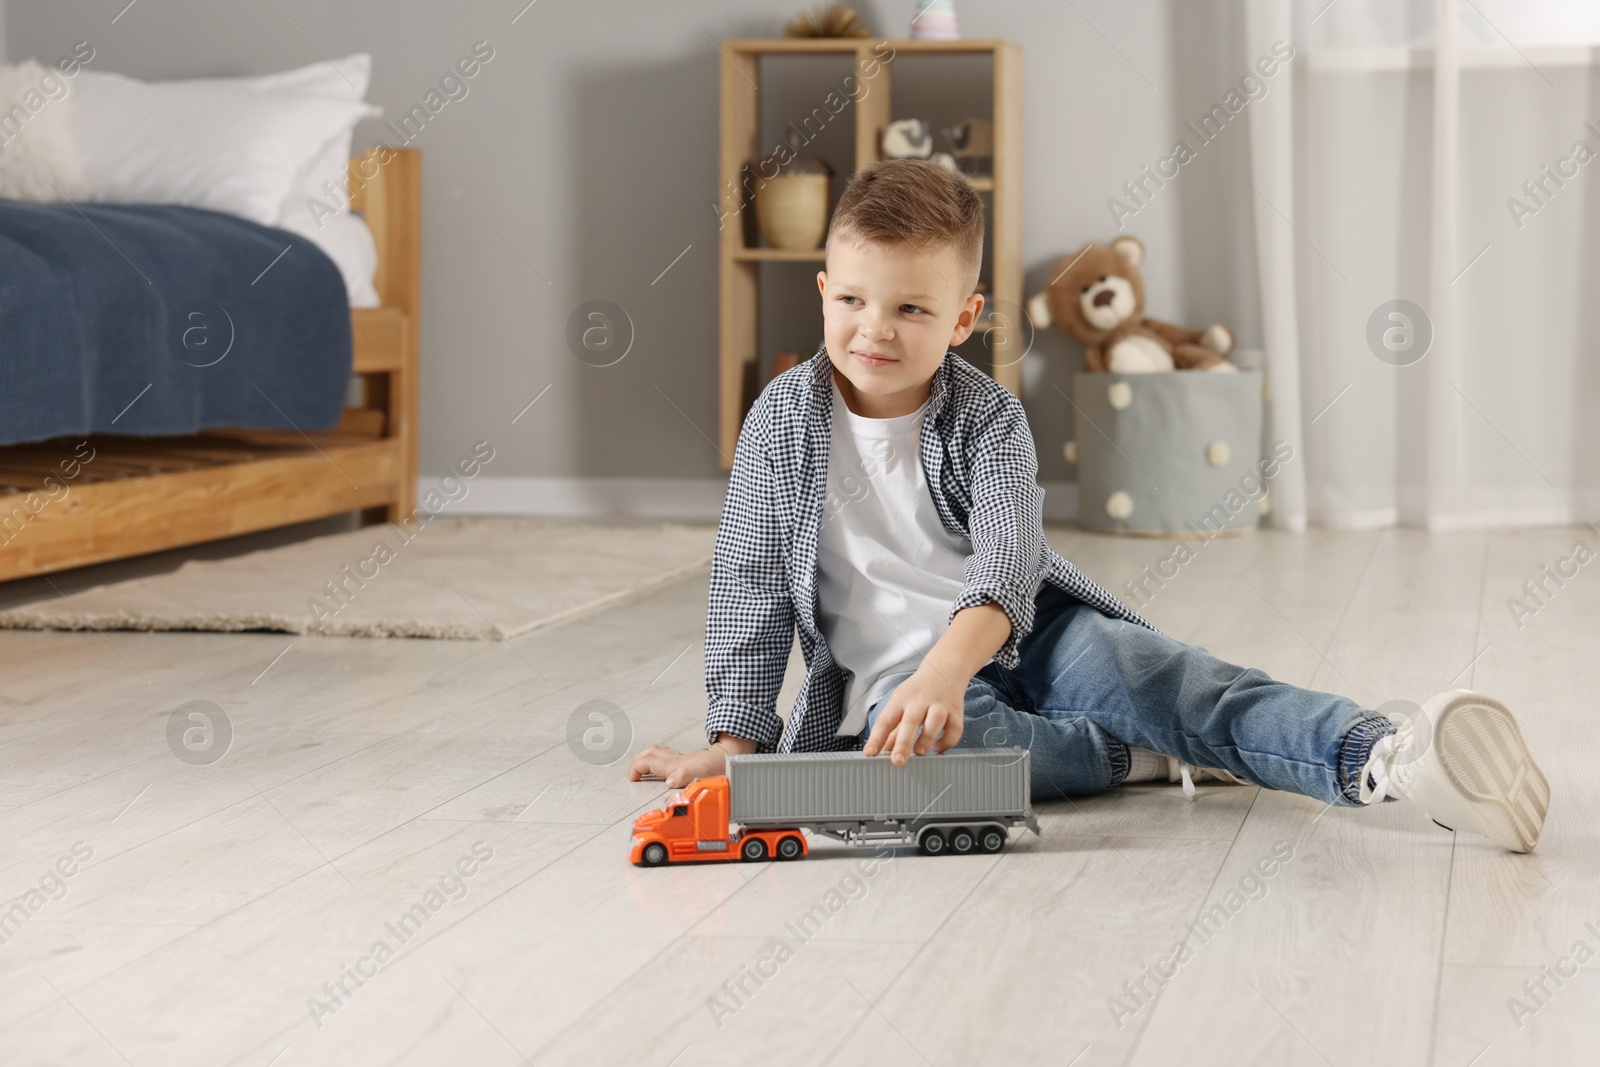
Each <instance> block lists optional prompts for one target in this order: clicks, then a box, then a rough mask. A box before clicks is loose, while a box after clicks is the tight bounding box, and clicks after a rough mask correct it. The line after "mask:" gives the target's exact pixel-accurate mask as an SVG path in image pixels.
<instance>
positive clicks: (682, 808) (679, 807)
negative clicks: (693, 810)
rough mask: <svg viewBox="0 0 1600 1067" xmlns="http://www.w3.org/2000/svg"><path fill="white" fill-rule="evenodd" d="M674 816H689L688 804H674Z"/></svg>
mask: <svg viewBox="0 0 1600 1067" xmlns="http://www.w3.org/2000/svg"><path fill="white" fill-rule="evenodd" d="M672 814H674V815H687V814H689V805H687V804H674V805H673V806H672Z"/></svg>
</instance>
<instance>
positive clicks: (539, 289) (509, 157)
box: [4, 0, 1259, 481]
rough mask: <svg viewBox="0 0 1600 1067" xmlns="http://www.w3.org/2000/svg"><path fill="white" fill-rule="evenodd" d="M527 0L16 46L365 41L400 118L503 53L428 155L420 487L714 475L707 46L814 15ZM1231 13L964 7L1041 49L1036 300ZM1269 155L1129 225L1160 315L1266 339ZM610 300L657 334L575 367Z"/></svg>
mask: <svg viewBox="0 0 1600 1067" xmlns="http://www.w3.org/2000/svg"><path fill="white" fill-rule="evenodd" d="M523 2H524V0H495V2H492V3H491V2H487V0H457V2H452V3H450V4H449V5H444V4H438V3H425V2H422V0H397V2H392V3H372V2H368V3H358V2H340V3H330V2H327V0H275V3H274V4H266V3H249V4H236V3H228V4H218V3H202V2H200V0H139V2H138V3H137V4H135V5H134V6H133V7H131V8H130V9H128V10H127V11H125V12H124V13H123V14H122V15H121V17H120V18H118V19H117V21H116V22H115V23H114V24H113V23H111V22H110V18H111V15H110V14H108V10H109V9H108V6H107V4H106V3H105V0H93V2H89V0H51V2H50V3H43V2H12V3H10V4H9V6H8V8H7V10H6V13H5V21H4V25H5V28H6V36H7V40H6V55H7V57H8V59H10V60H13V61H14V60H19V59H23V58H27V57H29V56H41V57H46V58H49V57H54V56H56V55H59V54H64V53H65V52H66V51H67V50H68V48H69V46H70V45H71V43H72V42H74V41H77V40H80V39H85V38H86V39H88V40H90V41H91V42H92V43H93V45H94V47H95V49H96V52H97V55H96V59H95V61H94V65H95V67H96V68H98V69H101V70H110V71H118V72H122V73H127V74H131V75H134V76H137V77H142V78H171V77H185V76H200V75H225V74H253V73H264V72H268V71H273V70H279V69H284V68H288V67H292V66H298V65H301V64H304V63H308V62H313V61H315V60H316V59H317V58H318V55H319V52H320V53H321V54H324V55H327V56H333V57H337V56H340V55H343V54H347V53H350V52H355V51H370V52H371V53H372V54H373V57H374V79H373V87H372V90H371V93H370V98H371V99H372V100H373V101H374V102H376V103H378V104H380V105H382V106H383V107H384V108H386V109H387V110H388V112H389V114H390V115H391V116H392V115H396V114H398V113H399V112H401V111H404V110H407V109H408V108H409V107H410V106H411V105H412V104H414V103H417V102H420V101H421V99H422V97H423V96H424V94H425V93H426V92H427V91H428V90H429V88H430V87H432V86H433V85H434V84H435V82H436V81H437V79H438V77H439V76H440V75H441V74H442V73H444V72H445V70H446V69H447V68H448V67H449V66H450V65H451V64H452V63H453V62H454V61H455V60H456V58H457V57H458V56H461V55H464V54H466V53H467V52H468V50H469V48H470V46H471V45H472V44H473V42H475V41H478V40H480V39H481V40H487V41H488V42H489V43H490V44H491V45H492V46H493V48H494V50H495V56H494V59H493V60H492V61H491V62H490V63H489V64H488V65H486V66H485V67H484V69H483V71H482V72H481V73H480V74H479V76H478V77H477V78H476V79H475V80H474V81H473V82H471V83H470V84H471V92H470V94H469V95H468V96H467V97H466V98H465V99H462V100H459V101H455V102H452V103H450V104H448V105H447V106H446V107H445V109H444V110H443V111H442V112H440V114H439V115H438V116H436V117H435V118H434V119H433V120H432V121H431V122H430V123H429V124H428V125H427V127H426V128H425V129H424V130H423V131H422V133H421V134H420V135H419V136H418V137H417V139H416V141H415V142H414V143H415V145H416V146H418V147H420V148H421V149H422V150H423V151H424V153H425V167H426V201H425V209H424V210H425V229H424V253H423V254H424V286H425V310H424V315H425V319H424V326H423V381H422V445H421V453H422V454H421V464H422V469H423V471H424V472H433V471H442V470H444V469H445V468H446V467H447V466H448V465H449V464H450V463H451V462H452V461H453V460H454V459H455V458H456V457H457V456H458V455H459V454H461V453H462V452H464V451H465V450H466V449H467V448H468V447H469V446H470V444H471V443H472V442H473V441H474V440H477V439H479V438H485V437H486V438H488V439H490V440H492V441H493V442H494V443H495V445H496V448H497V450H498V456H497V458H496V460H495V462H494V465H493V467H492V468H491V470H490V472H489V473H490V474H492V475H495V476H501V477H504V476H545V477H573V478H593V477H631V478H720V477H721V476H722V475H721V471H720V469H719V466H718V456H717V452H716V449H715V447H714V446H713V445H712V444H711V443H710V441H709V440H708V438H711V439H714V438H715V437H716V388H717V376H716V299H717V287H716V286H717V279H716V258H715V249H716V235H717V229H716V220H715V218H714V216H713V214H712V212H711V211H710V209H709V208H708V207H707V201H708V200H709V199H711V198H712V197H714V196H715V195H716V152H717V84H718V82H717V78H718V58H717V54H716V52H715V51H714V50H713V46H712V45H711V44H710V43H709V41H708V38H709V39H711V40H716V39H719V38H722V37H746V36H748V37H760V36H774V35H777V34H778V33H779V32H780V31H781V26H782V23H783V21H784V20H785V19H786V18H787V17H788V16H789V15H790V14H791V13H792V12H793V11H794V10H795V9H796V8H797V7H799V6H802V5H801V0H753V2H745V3H741V4H739V5H737V6H735V5H731V4H727V3H722V2H716V0H674V2H673V3H667V2H664V0H628V2H622V0H612V2H579V0H538V2H536V3H534V4H533V5H532V6H531V7H529V8H528V9H527V10H526V11H525V12H524V13H523V14H522V15H521V17H520V18H519V19H518V21H517V22H516V23H515V24H514V25H513V24H512V21H511V20H512V18H513V16H516V15H517V14H518V11H519V10H521V9H522V4H523ZM111 6H112V7H120V4H113V5H111ZM1235 6H1236V5H1234V4H1233V3H1231V2H1230V0H1200V2H1183V0H1166V2H1162V0H1079V2H1078V3H1077V5H1076V8H1074V6H1073V5H1067V4H1061V3H1059V2H1058V0H1027V2H1023V0H1011V2H1006V3H999V2H986V3H982V4H980V3H977V2H975V0H967V2H965V3H961V4H959V5H958V9H959V14H960V17H961V23H962V31H963V33H965V34H966V35H967V36H973V37H978V36H985V37H988V36H993V37H1004V38H1009V39H1011V40H1014V41H1018V42H1020V43H1022V45H1023V46H1024V49H1025V66H1026V102H1025V109H1026V141H1025V152H1026V159H1027V165H1026V201H1027V202H1026V238H1025V246H1026V261H1027V267H1028V280H1029V284H1030V290H1029V291H1030V292H1031V291H1032V288H1033V287H1037V286H1040V285H1042V284H1043V283H1044V282H1045V281H1047V280H1048V278H1049V276H1050V267H1051V265H1052V264H1053V263H1055V262H1056V260H1057V259H1058V258H1059V257H1060V256H1061V255H1062V254H1063V253H1066V252H1068V251H1070V250H1075V249H1076V248H1077V246H1078V245H1080V244H1081V243H1082V242H1084V241H1085V240H1090V239H1105V238H1107V237H1109V236H1110V235H1111V234H1112V233H1113V232H1114V231H1113V228H1112V224H1111V221H1110V216H1109V214H1108V212H1107V209H1106V203H1105V202H1106V198H1107V197H1109V196H1111V195H1114V194H1116V193H1117V191H1118V189H1119V187H1120V186H1121V184H1122V183H1123V181H1124V180H1126V179H1128V178H1132V177H1135V176H1136V175H1137V173H1138V170H1139V168H1140V166H1141V165H1142V164H1145V163H1152V164H1153V163H1154V162H1155V160H1156V159H1158V158H1159V157H1161V156H1163V155H1165V154H1166V153H1167V152H1168V151H1169V150H1170V148H1171V145H1172V142H1173V140H1174V139H1175V137H1176V136H1178V134H1179V133H1180V126H1181V123H1182V121H1183V120H1184V119H1185V118H1196V117H1198V115H1199V114H1200V113H1202V112H1203V111H1205V110H1206V109H1207V108H1208V107H1209V106H1210V104H1211V103H1212V102H1214V101H1216V100H1219V99H1220V98H1221V97H1222V95H1223V94H1224V93H1225V92H1226V90H1227V87H1228V85H1229V84H1230V83H1231V82H1233V81H1234V80H1236V79H1237V78H1238V76H1239V75H1240V74H1241V73H1243V72H1244V71H1245V70H1246V69H1247V67H1246V65H1245V64H1246V62H1247V57H1245V56H1243V54H1242V48H1241V46H1240V45H1239V43H1238V39H1239V37H1240V30H1239V26H1238V22H1237V15H1236V13H1235V12H1234V7H1235ZM858 8H859V9H860V10H861V11H862V13H863V14H864V15H865V16H866V17H867V19H868V21H869V23H870V24H871V25H872V26H873V27H874V28H875V29H876V30H877V31H878V32H880V33H883V34H885V35H890V36H903V35H904V34H905V32H906V28H907V26H908V24H909V20H910V16H911V13H912V10H913V3H912V0H874V2H867V3H863V4H860V5H858ZM280 10H281V14H280ZM680 12H681V13H680ZM1079 12H1082V14H1079ZM111 14H115V12H114V11H113V12H111ZM803 81H804V79H803V78H796V77H790V78H787V79H785V86H784V87H783V88H782V89H781V90H779V91H775V92H771V93H769V99H768V100H767V101H766V104H765V106H766V108H767V114H768V115H769V116H772V115H783V114H785V113H788V112H790V111H792V113H793V114H795V115H800V114H804V113H806V112H808V111H809V110H810V108H811V106H812V104H813V103H815V100H814V99H813V95H814V90H807V89H804V88H802V87H801V83H802V82H803ZM923 81H924V82H926V81H927V79H923ZM925 91H927V92H929V93H930V94H932V93H933V92H934V90H933V89H928V90H925ZM950 91H951V90H950V87H949V86H943V87H939V88H938V92H939V93H940V94H948V93H949V92H950ZM930 100H931V95H930ZM896 105H897V106H896V113H897V115H905V114H915V113H917V108H916V105H917V101H916V100H915V99H913V98H912V96H911V92H910V90H909V89H907V90H903V91H901V92H898V93H897V96H896ZM925 106H929V107H932V106H934V104H933V103H931V102H930V103H927V104H925ZM378 139H391V138H389V137H388V135H387V134H386V133H385V132H384V131H383V129H382V127H381V125H380V123H379V122H370V123H366V124H364V125H363V126H362V127H361V128H360V129H359V130H358V131H357V141H358V144H363V143H371V142H372V141H375V140H378ZM824 150H825V151H826V150H827V149H826V145H825V147H824ZM841 157H842V158H841V159H839V160H836V162H844V161H846V160H847V159H848V156H847V155H844V154H843V153H842V152H841ZM1247 158H1248V147H1247V144H1246V131H1245V129H1244V127H1243V125H1242V124H1239V123H1236V124H1234V125H1233V126H1230V127H1229V128H1228V129H1227V130H1226V131H1225V132H1224V134H1223V135H1222V137H1220V138H1219V139H1218V140H1217V141H1216V142H1214V143H1213V144H1211V145H1208V146H1206V148H1205V149H1204V150H1202V152H1201V153H1200V157H1199V158H1198V159H1197V160H1196V161H1195V162H1194V163H1192V164H1190V165H1189V166H1187V167H1185V168H1183V171H1182V173H1181V175H1180V176H1179V178H1178V179H1176V180H1175V181H1174V182H1172V183H1171V184H1169V185H1168V186H1167V187H1166V188H1165V189H1164V190H1162V191H1161V192H1160V193H1159V194H1158V195H1157V196H1156V197H1155V198H1154V199H1153V200H1152V202H1151V203H1150V204H1149V205H1148V207H1146V208H1144V209H1143V210H1141V211H1140V212H1139V213H1138V215H1137V217H1136V218H1134V219H1132V220H1130V221H1129V223H1128V224H1127V230H1128V232H1133V233H1137V234H1139V235H1140V236H1141V237H1143V238H1144V239H1145V242H1146V244H1147V245H1148V246H1149V249H1150V252H1149V259H1148V263H1147V268H1146V275H1147V282H1148V290H1149V307H1150V313H1151V314H1153V315H1155V316H1156V317H1159V318H1166V319H1171V320H1175V321H1180V322H1185V323H1191V324H1194V325H1203V324H1205V323H1207V322H1210V321H1212V320H1213V319H1219V318H1220V319H1227V320H1231V321H1232V322H1233V324H1234V325H1235V327H1236V329H1237V330H1238V332H1239V333H1240V335H1241V339H1242V341H1244V342H1245V343H1255V342H1256V339H1257V337H1258V333H1259V330H1258V326H1257V324H1256V312H1255V301H1254V287H1253V281H1252V277H1251V271H1252V269H1253V266H1252V262H1251V258H1250V257H1251V251H1250V248H1251V243H1250V237H1249V232H1248V219H1249V217H1250V215H1249V207H1250V204H1249V199H1248V198H1249V196H1250V195H1251V194H1250V192H1249V189H1248V187H1247V186H1245V185H1244V183H1243V180H1242V175H1243V173H1244V172H1245V171H1244V168H1245V162H1246V160H1247ZM452 185H453V186H454V188H452ZM456 190H459V193H458V192H457V191H456ZM480 211H481V214H480V213H479V212H480ZM689 245H692V246H693V247H692V248H690V250H689V251H688V253H687V254H686V255H684V256H683V258H682V259H681V260H680V261H679V262H678V263H677V264H676V266H674V267H673V268H672V269H671V270H670V271H668V272H667V274H666V275H665V276H664V277H662V278H661V279H660V280H659V281H657V282H656V283H655V284H653V285H652V284H651V282H652V279H655V278H656V277H657V275H658V274H660V272H661V271H662V270H663V268H665V267H666V266H667V265H668V264H669V263H671V262H672V260H673V257H675V256H677V255H678V254H679V253H680V252H681V251H682V250H683V249H684V248H685V246H689ZM772 269H773V276H772V280H771V281H769V283H768V291H769V292H770V293H774V295H775V297H776V296H777V295H778V294H777V290H779V289H781V288H783V287H784V286H785V285H786V284H791V285H792V286H793V288H794V290H795V291H796V294H797V295H795V296H793V297H788V296H787V295H786V294H784V299H785V300H789V299H792V300H794V301H795V303H793V304H792V305H786V306H785V307H783V308H781V309H778V310H776V311H774V312H773V313H772V314H771V315H769V316H768V317H767V322H766V327H767V330H768V333H769V335H770V336H768V337H767V338H766V339H765V343H764V345H763V347H764V349H765V350H766V351H765V356H766V358H767V359H770V356H771V351H772V350H774V349H776V348H779V347H793V346H805V345H809V344H812V343H814V342H815V340H816V337H817V333H818V329H819V328H820V312H819V311H818V309H817V307H816V296H815V287H814V282H813V281H812V277H811V274H812V272H811V271H809V270H802V269H797V268H793V267H780V268H772ZM597 298H598V299H607V300H611V301H614V302H615V303H617V304H620V305H622V306H623V307H624V308H626V309H627V311H628V313H629V315H630V316H631V318H632V320H633V323H634V325H635V327H636V331H637V339H636V340H635V342H634V345H633V348H632V351H631V352H630V353H629V355H628V356H627V358H626V359H624V360H622V361H621V362H620V363H618V364H616V365H615V366H611V367H605V368H598V367H591V366H588V365H586V364H584V363H582V362H580V361H579V360H577V359H576V358H574V356H573V355H572V353H571V352H570V351H569V350H568V347H567V343H566V339H565V338H566V325H567V320H568V317H569V315H570V314H571V313H572V312H573V310H574V309H575V308H577V306H578V305H580V304H582V303H583V302H585V301H588V300H592V299H597ZM1080 363H1081V353H1080V352H1079V351H1078V350H1077V349H1076V347H1075V346H1073V345H1072V344H1071V343H1070V342H1068V341H1067V340H1066V339H1065V338H1064V337H1063V336H1062V335H1061V334H1060V333H1058V332H1055V331H1046V332H1044V333H1042V334H1041V335H1040V336H1039V337H1038V339H1037V341H1036V342H1035V345H1034V355H1033V356H1030V361H1029V364H1028V366H1027V367H1026V374H1025V377H1026V382H1027V387H1028V388H1027V391H1026V395H1025V401H1026V403H1027V406H1028V409H1029V415H1030V419H1031V421H1032V422H1033V425H1034V429H1035V434H1036V437H1037V441H1038V445H1039V455H1040V463H1041V477H1042V478H1043V479H1045V480H1046V481H1059V480H1068V479H1070V478H1071V476H1072V475H1071V468H1070V467H1068V466H1067V465H1066V463H1065V462H1064V460H1063V459H1062V456H1061V442H1062V441H1063V440H1064V439H1065V438H1066V437H1067V436H1068V435H1069V434H1070V433H1071V418H1070V408H1068V406H1067V404H1066V402H1065V401H1064V400H1063V399H1062V398H1061V395H1060V394H1058V393H1057V392H1056V391H1055V390H1054V389H1053V388H1051V385H1050V383H1052V382H1054V383H1057V384H1059V385H1060V386H1061V388H1062V390H1063V391H1066V392H1070V384H1069V383H1070V377H1071V373H1072V372H1073V371H1074V370H1075V369H1077V367H1078V366H1079V365H1080ZM546 385H551V388H550V390H549V392H548V393H546V394H545V395H544V397H543V399H541V400H540V401H539V403H538V404H537V405H536V406H535V407H534V408H533V410H532V411H530V412H529V413H528V414H527V415H526V416H524V417H523V418H522V419H521V420H520V421H519V422H517V423H516V425H514V426H513V425H511V419H512V417H513V416H515V415H516V414H517V413H518V412H519V411H520V410H521V409H522V408H523V406H524V405H525V404H527V402H528V401H529V400H530V399H532V398H533V397H534V396H535V395H536V394H537V393H538V392H539V391H540V390H541V389H544V388H545V386H546ZM669 398H670V402H669ZM674 405H676V407H674ZM678 409H681V413H680V411H679V410H678Z"/></svg>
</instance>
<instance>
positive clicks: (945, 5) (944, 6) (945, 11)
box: [911, 0, 961, 41]
mask: <svg viewBox="0 0 1600 1067" xmlns="http://www.w3.org/2000/svg"><path fill="white" fill-rule="evenodd" d="M911 37H912V39H913V40H917V41H959V40H961V28H960V27H959V26H958V25H956V3H955V0H917V13H916V14H915V15H912V16H911Z"/></svg>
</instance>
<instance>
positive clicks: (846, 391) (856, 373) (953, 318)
mask: <svg viewBox="0 0 1600 1067" xmlns="http://www.w3.org/2000/svg"><path fill="white" fill-rule="evenodd" d="M827 268H828V269H827V270H824V271H821V272H819V273H818V274H817V288H819V289H820V290H822V323H823V338H824V340H825V341H826V343H827V346H828V358H829V359H830V360H832V361H833V370H834V381H836V382H837V383H838V384H839V393H840V395H842V396H843V397H844V398H845V402H846V404H847V406H848V407H849V408H850V410H851V411H853V412H855V413H856V414H857V415H864V416H866V417H867V418H873V419H892V418H895V417H896V416H898V415H909V414H911V413H912V412H913V411H915V410H917V408H919V407H921V406H922V403H923V401H925V400H927V399H928V391H929V386H930V383H931V382H932V381H933V375H934V372H935V371H937V370H938V369H939V364H940V363H941V362H942V361H943V360H944V356H945V353H946V352H947V351H948V350H949V349H951V348H953V347H954V346H956V345H958V344H960V343H961V342H962V341H965V340H966V339H967V336H968V335H969V334H971V333H972V328H973V326H974V325H975V324H976V323H977V321H978V315H979V313H980V312H981V311H982V310H983V297H981V296H978V295H977V294H973V293H968V292H966V287H965V286H964V285H963V284H962V282H963V280H964V279H965V276H966V271H965V270H964V269H963V268H962V264H961V259H960V256H959V255H958V253H957V252H956V250H955V248H954V247H952V246H949V245H946V246H944V247H942V248H928V249H925V250H923V251H918V250H917V249H916V248H914V247H913V246H912V245H911V244H909V243H906V244H896V245H869V244H866V243H864V242H858V241H851V240H848V239H845V240H840V241H838V242H836V243H834V244H833V245H831V246H830V247H829V249H828V262H827Z"/></svg>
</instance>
